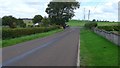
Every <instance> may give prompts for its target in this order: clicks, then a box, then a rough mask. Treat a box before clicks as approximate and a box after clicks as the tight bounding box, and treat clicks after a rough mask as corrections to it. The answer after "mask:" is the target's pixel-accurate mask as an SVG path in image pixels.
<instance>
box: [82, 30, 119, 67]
mask: <svg viewBox="0 0 120 68" xmlns="http://www.w3.org/2000/svg"><path fill="white" fill-rule="evenodd" d="M119 50H120V47H118V46H117V45H115V44H113V43H111V42H109V41H108V40H106V39H105V38H103V37H101V36H99V35H97V34H95V33H93V32H92V31H90V30H87V29H81V32H80V65H81V66H88V68H89V66H118V60H119V59H118V58H119V57H118V51H119ZM98 68H99V67H98Z"/></svg>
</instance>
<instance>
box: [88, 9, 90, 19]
mask: <svg viewBox="0 0 120 68" xmlns="http://www.w3.org/2000/svg"><path fill="white" fill-rule="evenodd" d="M89 19H90V10H89V12H88V21H89Z"/></svg>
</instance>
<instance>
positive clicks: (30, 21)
mask: <svg viewBox="0 0 120 68" xmlns="http://www.w3.org/2000/svg"><path fill="white" fill-rule="evenodd" d="M23 21H24V23H26V26H31V25H33V22H32V20H23Z"/></svg>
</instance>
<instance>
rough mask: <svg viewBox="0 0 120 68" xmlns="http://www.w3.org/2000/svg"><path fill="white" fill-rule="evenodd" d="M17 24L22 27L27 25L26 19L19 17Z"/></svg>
mask: <svg viewBox="0 0 120 68" xmlns="http://www.w3.org/2000/svg"><path fill="white" fill-rule="evenodd" d="M16 24H17V26H20V27H26V24H25V23H24V21H23V20H22V19H17V23H16Z"/></svg>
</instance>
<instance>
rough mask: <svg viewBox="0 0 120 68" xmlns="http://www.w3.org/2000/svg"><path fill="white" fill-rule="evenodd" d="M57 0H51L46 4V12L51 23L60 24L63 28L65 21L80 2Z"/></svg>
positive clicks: (71, 15)
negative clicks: (61, 0) (60, 0)
mask: <svg viewBox="0 0 120 68" xmlns="http://www.w3.org/2000/svg"><path fill="white" fill-rule="evenodd" d="M54 1H56V2H54ZM57 1H59V0H53V1H51V2H50V3H49V4H48V7H47V8H46V13H47V14H48V15H49V18H50V21H51V22H52V23H55V24H57V25H61V26H62V27H63V28H65V27H66V24H65V22H68V21H69V19H71V18H72V17H73V16H74V13H75V12H74V10H75V9H77V8H79V6H80V4H79V2H77V1H76V0H72V2H57ZM67 1H69V0H67Z"/></svg>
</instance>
